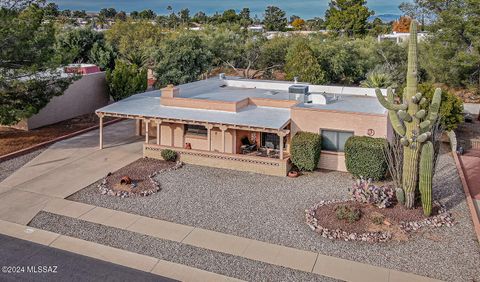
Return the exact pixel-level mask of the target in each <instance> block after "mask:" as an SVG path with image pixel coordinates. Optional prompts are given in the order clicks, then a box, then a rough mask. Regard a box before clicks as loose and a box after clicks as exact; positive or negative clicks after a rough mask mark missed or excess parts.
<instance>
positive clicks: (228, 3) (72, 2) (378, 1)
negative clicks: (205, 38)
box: [53, 0, 411, 18]
mask: <svg viewBox="0 0 480 282" xmlns="http://www.w3.org/2000/svg"><path fill="white" fill-rule="evenodd" d="M405 1H409V0H368V6H369V7H370V8H371V9H373V10H374V11H375V12H376V14H399V13H400V11H399V10H398V5H400V3H402V2H405ZM410 1H411V0H410ZM53 2H55V3H57V4H58V5H59V7H60V9H71V10H86V11H89V12H94V11H98V10H100V9H101V8H104V7H114V8H115V9H117V10H124V11H126V12H130V11H133V10H138V11H141V10H144V9H152V10H154V11H155V12H156V13H158V14H164V13H167V10H166V7H167V6H168V5H171V6H172V7H173V8H174V9H175V10H179V9H183V8H188V9H189V10H190V13H191V14H192V15H193V14H194V13H196V12H197V11H204V12H207V13H208V14H213V13H215V12H217V11H218V12H222V11H224V10H226V9H236V10H240V9H241V8H243V7H249V8H250V10H251V11H252V16H253V15H255V14H257V15H258V16H259V17H262V14H263V11H264V10H265V7H266V6H268V5H275V6H278V7H280V8H282V9H284V10H286V11H287V14H288V15H293V14H295V15H298V16H301V17H304V18H313V17H316V16H320V17H323V15H324V14H325V10H326V9H327V7H328V3H329V2H330V1H329V0H300V1H295V0H277V1H268V0H235V1H234V0H221V1H219V0H166V1H165V0H143V1H132V0H56V1H53Z"/></svg>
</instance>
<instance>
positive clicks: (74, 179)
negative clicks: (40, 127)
mask: <svg viewBox="0 0 480 282" xmlns="http://www.w3.org/2000/svg"><path fill="white" fill-rule="evenodd" d="M104 132H105V133H104V134H105V136H106V139H105V149H104V150H99V149H98V130H95V131H91V132H88V133H86V134H83V135H80V136H77V137H74V138H71V139H68V140H65V141H62V142H59V143H56V144H54V145H52V146H50V147H49V148H48V149H47V150H45V151H44V152H43V153H42V154H40V155H39V156H38V157H36V158H35V159H34V160H32V161H31V162H29V163H28V164H27V165H25V166H24V167H22V168H21V169H19V170H17V171H16V172H15V173H13V174H12V175H10V176H9V177H8V178H7V179H5V180H4V181H3V182H1V183H0V219H3V220H7V221H11V222H16V223H20V224H27V223H28V222H29V221H30V220H31V219H32V218H33V217H34V216H35V215H36V214H37V213H38V212H39V211H40V210H41V209H42V208H43V207H44V206H45V205H46V204H47V203H48V202H49V200H51V199H52V198H61V199H63V198H65V197H68V196H69V195H71V194H73V193H75V192H77V191H79V190H81V189H83V188H84V187H86V186H88V185H90V184H92V183H93V182H95V181H97V180H98V179H100V178H102V177H104V176H105V175H106V174H107V173H108V172H111V171H115V170H117V169H120V168H121V167H123V166H125V165H127V164H129V163H131V162H133V161H134V160H136V159H138V158H140V157H141V156H142V153H141V152H142V141H141V138H139V137H137V136H135V124H134V122H133V121H123V122H119V123H116V124H113V125H111V126H108V127H106V128H105V129H104Z"/></svg>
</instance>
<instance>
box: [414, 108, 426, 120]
mask: <svg viewBox="0 0 480 282" xmlns="http://www.w3.org/2000/svg"><path fill="white" fill-rule="evenodd" d="M426 115H427V112H426V111H425V110H420V111H418V112H417V113H416V114H415V117H416V118H418V119H423V118H425V116H426Z"/></svg>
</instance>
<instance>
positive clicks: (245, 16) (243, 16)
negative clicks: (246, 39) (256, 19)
mask: <svg viewBox="0 0 480 282" xmlns="http://www.w3.org/2000/svg"><path fill="white" fill-rule="evenodd" d="M238 17H239V19H240V25H241V26H243V27H248V26H249V25H251V24H252V22H253V21H252V18H251V17H250V9H249V8H243V9H242V10H241V11H240V13H239V14H238Z"/></svg>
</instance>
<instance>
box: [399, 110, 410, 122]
mask: <svg viewBox="0 0 480 282" xmlns="http://www.w3.org/2000/svg"><path fill="white" fill-rule="evenodd" d="M398 117H399V118H401V119H402V120H403V121H405V122H411V121H412V116H411V115H410V114H408V113H407V112H406V111H404V110H400V111H398Z"/></svg>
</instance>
